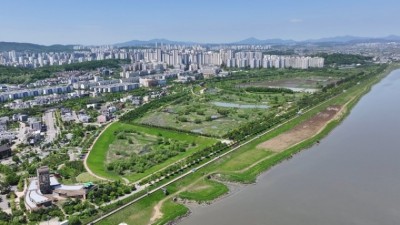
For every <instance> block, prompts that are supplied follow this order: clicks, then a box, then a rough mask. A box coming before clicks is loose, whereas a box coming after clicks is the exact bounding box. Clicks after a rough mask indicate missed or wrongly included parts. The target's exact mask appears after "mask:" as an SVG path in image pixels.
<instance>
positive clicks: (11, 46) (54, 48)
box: [0, 41, 73, 52]
mask: <svg viewBox="0 0 400 225" xmlns="http://www.w3.org/2000/svg"><path fill="white" fill-rule="evenodd" d="M13 50H14V51H16V52H25V51H28V52H69V51H72V50H73V46H72V45H49V46H45V45H38V44H31V43H18V42H4V41H2V42H0V51H1V52H2V51H7V52H8V51H13Z"/></svg>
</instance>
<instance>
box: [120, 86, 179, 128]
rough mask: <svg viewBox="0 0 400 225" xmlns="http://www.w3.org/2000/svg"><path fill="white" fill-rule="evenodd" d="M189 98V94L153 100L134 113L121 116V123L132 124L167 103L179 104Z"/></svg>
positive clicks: (133, 111) (130, 112)
mask: <svg viewBox="0 0 400 225" xmlns="http://www.w3.org/2000/svg"><path fill="white" fill-rule="evenodd" d="M185 96H187V93H185V92H183V93H179V94H173V95H168V96H164V97H161V98H159V99H156V100H153V101H151V102H149V103H147V104H144V105H142V106H141V107H139V108H136V109H134V110H132V111H129V112H128V113H126V114H125V115H123V116H121V118H120V121H121V122H125V123H132V122H133V120H135V119H137V118H139V117H141V116H143V115H144V114H145V113H146V112H149V111H150V110H153V109H157V108H159V107H161V106H163V105H165V104H167V103H170V102H173V101H175V102H177V101H181V98H184V97H185Z"/></svg>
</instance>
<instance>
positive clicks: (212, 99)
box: [135, 89, 303, 137]
mask: <svg viewBox="0 0 400 225" xmlns="http://www.w3.org/2000/svg"><path fill="white" fill-rule="evenodd" d="M302 95H303V94H297V93H295V94H287V93H285V94H282V93H248V92H242V91H240V90H237V91H231V90H222V89H213V90H210V91H205V93H204V94H203V95H201V96H193V97H192V98H191V99H190V100H188V101H185V102H181V103H179V104H172V105H168V106H165V107H163V108H160V109H157V110H154V111H152V112H150V113H148V114H146V115H145V116H143V117H142V118H139V119H138V120H137V121H135V122H137V123H140V124H150V125H154V126H158V127H174V128H175V127H176V128H178V129H181V130H185V131H190V132H194V133H199V134H205V135H211V136H216V137H223V136H224V135H225V134H227V133H228V132H230V131H232V130H234V129H236V128H238V127H240V126H241V125H242V124H244V123H248V122H249V121H254V120H258V119H260V118H263V117H270V116H274V115H275V114H276V112H277V111H278V109H277V106H281V107H288V106H290V102H293V101H296V99H299V98H300V97H301V96H302Z"/></svg>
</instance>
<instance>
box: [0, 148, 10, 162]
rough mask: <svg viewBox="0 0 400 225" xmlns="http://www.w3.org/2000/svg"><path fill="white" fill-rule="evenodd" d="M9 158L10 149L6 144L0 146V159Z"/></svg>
mask: <svg viewBox="0 0 400 225" xmlns="http://www.w3.org/2000/svg"><path fill="white" fill-rule="evenodd" d="M8 157H11V147H10V145H8V144H5V145H1V146H0V159H5V158H8Z"/></svg>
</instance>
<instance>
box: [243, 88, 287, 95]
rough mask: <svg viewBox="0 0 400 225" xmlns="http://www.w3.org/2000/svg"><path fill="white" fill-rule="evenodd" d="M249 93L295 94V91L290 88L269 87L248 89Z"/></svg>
mask: <svg viewBox="0 0 400 225" xmlns="http://www.w3.org/2000/svg"><path fill="white" fill-rule="evenodd" d="M245 90H246V91H248V92H266V93H288V94H293V93H294V91H293V90H291V89H288V88H269V87H247V88H245Z"/></svg>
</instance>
